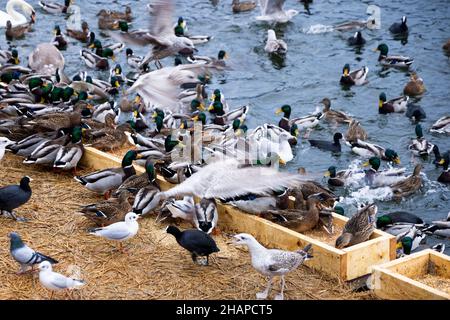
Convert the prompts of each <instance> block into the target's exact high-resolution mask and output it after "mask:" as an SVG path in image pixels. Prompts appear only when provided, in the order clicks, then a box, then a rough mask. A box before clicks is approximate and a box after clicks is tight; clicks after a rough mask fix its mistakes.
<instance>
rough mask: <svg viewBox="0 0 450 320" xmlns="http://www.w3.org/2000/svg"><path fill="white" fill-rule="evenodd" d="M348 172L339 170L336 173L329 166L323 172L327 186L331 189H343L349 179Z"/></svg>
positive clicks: (332, 167) (334, 168) (333, 168)
mask: <svg viewBox="0 0 450 320" xmlns="http://www.w3.org/2000/svg"><path fill="white" fill-rule="evenodd" d="M350 175H351V174H350V171H348V170H341V171H336V167H335V166H331V167H329V168H328V170H327V171H326V172H325V175H324V176H325V177H328V184H329V185H330V186H333V187H343V186H345V185H346V180H347V179H348V178H349V177H350Z"/></svg>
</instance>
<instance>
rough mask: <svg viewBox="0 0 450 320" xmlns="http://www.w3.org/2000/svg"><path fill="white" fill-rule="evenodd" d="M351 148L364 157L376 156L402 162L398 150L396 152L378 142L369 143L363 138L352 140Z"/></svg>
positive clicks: (398, 162) (397, 162)
mask: <svg viewBox="0 0 450 320" xmlns="http://www.w3.org/2000/svg"><path fill="white" fill-rule="evenodd" d="M351 149H352V151H353V152H354V153H356V154H357V155H359V156H361V157H364V158H370V157H373V156H376V157H379V158H381V159H382V160H385V161H389V162H394V163H396V164H400V158H399V156H398V154H397V152H395V151H394V150H392V149H385V148H383V147H381V146H379V145H377V144H374V143H369V142H367V141H363V140H361V139H356V141H352V142H351Z"/></svg>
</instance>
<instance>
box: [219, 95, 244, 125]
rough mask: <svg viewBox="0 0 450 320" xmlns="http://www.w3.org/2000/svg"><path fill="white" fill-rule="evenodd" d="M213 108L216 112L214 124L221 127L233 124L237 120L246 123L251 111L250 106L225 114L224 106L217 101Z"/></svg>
mask: <svg viewBox="0 0 450 320" xmlns="http://www.w3.org/2000/svg"><path fill="white" fill-rule="evenodd" d="M213 108H214V110H215V117H214V119H213V123H214V124H217V125H220V126H223V125H226V124H228V123H231V122H233V121H234V120H236V119H241V121H244V120H245V118H246V116H247V114H248V112H249V110H250V106H248V105H245V106H242V107H240V108H237V109H234V110H231V111H229V112H227V113H225V112H224V111H223V104H222V103H221V102H217V101H216V102H214V103H213Z"/></svg>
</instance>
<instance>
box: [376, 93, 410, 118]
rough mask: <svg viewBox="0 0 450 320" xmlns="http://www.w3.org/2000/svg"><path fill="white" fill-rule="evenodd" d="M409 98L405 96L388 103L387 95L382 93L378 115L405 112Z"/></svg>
mask: <svg viewBox="0 0 450 320" xmlns="http://www.w3.org/2000/svg"><path fill="white" fill-rule="evenodd" d="M408 101H409V97H408V96H403V97H398V98H395V99H391V100H389V101H387V98H386V94H385V93H384V92H382V93H380V96H379V100H378V113H380V114H388V113H392V112H405V111H406V106H407V105H408Z"/></svg>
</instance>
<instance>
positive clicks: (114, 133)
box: [89, 123, 133, 151]
mask: <svg viewBox="0 0 450 320" xmlns="http://www.w3.org/2000/svg"><path fill="white" fill-rule="evenodd" d="M132 132H133V128H132V127H131V125H130V124H129V123H124V124H121V125H119V126H117V127H116V128H106V129H105V130H101V131H97V132H95V133H94V135H96V137H95V138H94V141H93V142H92V143H90V144H89V146H91V147H93V148H96V149H99V150H102V151H111V150H115V149H120V148H122V147H124V146H125V145H126V144H127V143H130V144H132V143H131V133H132Z"/></svg>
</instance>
